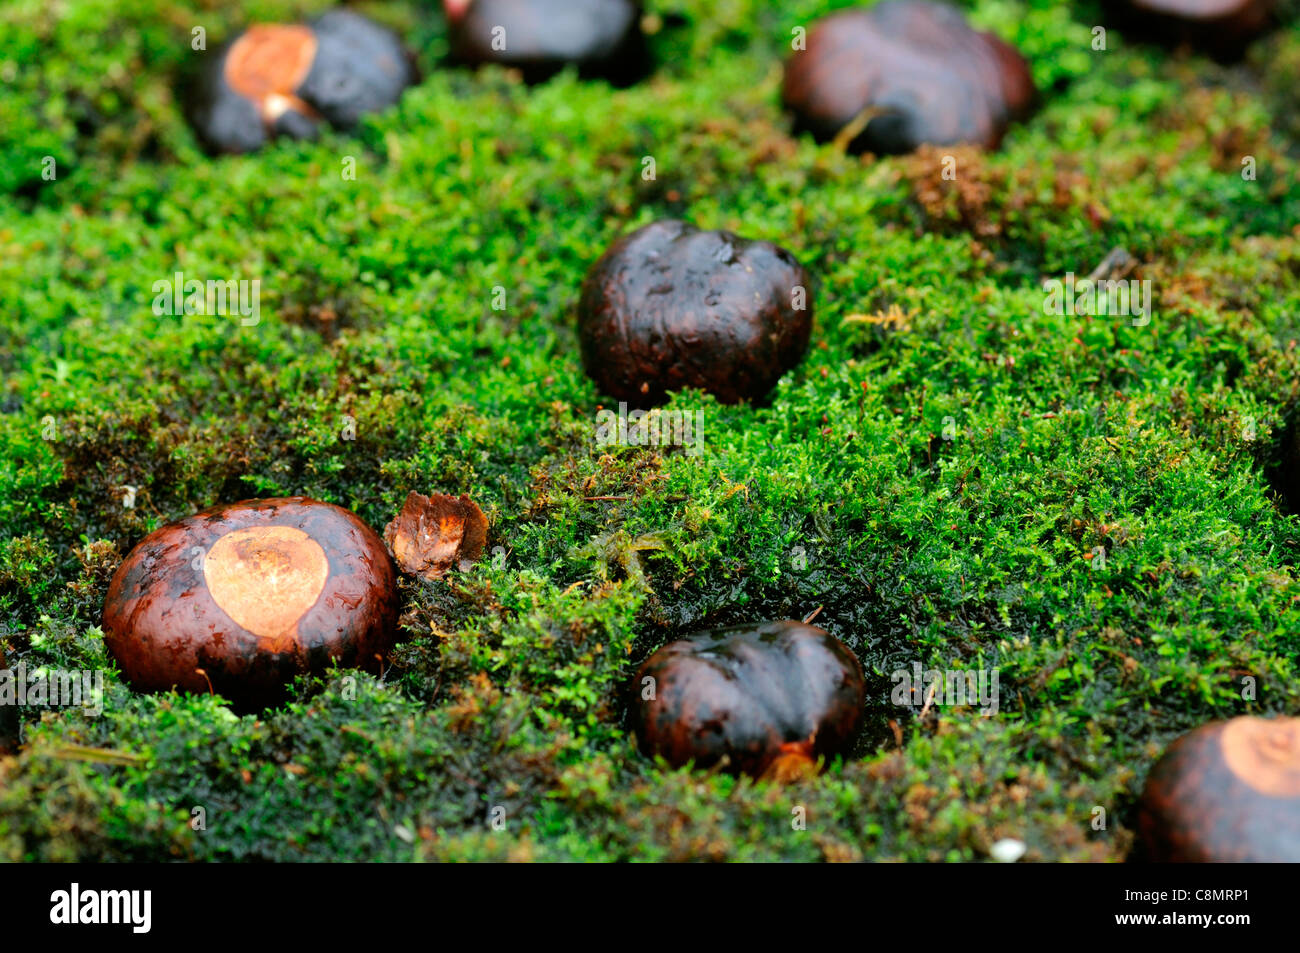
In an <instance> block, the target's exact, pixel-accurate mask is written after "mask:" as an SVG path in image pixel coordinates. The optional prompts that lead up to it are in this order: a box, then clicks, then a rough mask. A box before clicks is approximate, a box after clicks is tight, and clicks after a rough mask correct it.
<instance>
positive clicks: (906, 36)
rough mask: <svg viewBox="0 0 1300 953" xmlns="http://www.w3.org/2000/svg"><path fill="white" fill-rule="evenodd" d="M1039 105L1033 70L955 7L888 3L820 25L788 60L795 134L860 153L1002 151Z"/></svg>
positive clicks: (785, 94) (786, 92)
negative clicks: (842, 142) (935, 148)
mask: <svg viewBox="0 0 1300 953" xmlns="http://www.w3.org/2000/svg"><path fill="white" fill-rule="evenodd" d="M1035 96H1036V93H1035V89H1034V82H1033V77H1032V75H1031V74H1030V72H1029V66H1028V65H1027V64H1026V63H1025V61H1024V59H1023V58H1022V57H1021V56H1020V54H1019V53H1018V52H1016V50H1015V49H1014V48H1013V47H1011V46H1010V45H1008V44H1007V43H1005V42H1003V41H1002V40H1000V39H998V38H997V37H996V36H994V35H993V34H991V33H980V32H977V31H976V30H973V29H971V27H970V26H969V25H968V24H967V23H966V20H965V18H964V17H963V16H962V14H961V13H960V12H959V11H957V10H956V9H955V8H953V7H950V6H947V5H946V4H942V3H932V2H929V0H885V2H884V3H880V4H877V5H876V6H874V7H870V8H867V9H861V8H854V9H849V10H842V11H839V12H837V13H833V14H831V15H829V16H827V17H824V18H822V19H821V20H818V21H817V22H816V23H814V24H813V26H812V28H811V29H810V30H809V31H808V35H807V37H806V43H805V46H804V49H802V50H799V49H796V50H795V52H793V53H792V54H791V55H790V57H789V59H788V60H787V61H786V67H785V82H784V85H783V86H782V100H783V101H784V104H785V106H786V108H787V109H789V110H790V111H791V112H792V113H793V114H794V117H795V128H796V130H797V131H802V132H809V133H812V135H813V136H814V137H815V138H817V139H819V140H821V141H826V140H830V139H834V138H835V137H836V136H841V134H843V137H844V138H846V139H848V141H847V143H846V145H847V146H848V147H849V148H850V149H851V150H853V151H855V152H868V151H869V152H873V153H877V154H891V153H902V152H910V151H912V150H914V149H916V148H917V147H918V146H920V145H922V144H925V143H930V144H933V145H951V144H955V143H975V144H978V145H982V146H984V147H986V148H994V147H996V146H997V145H998V144H999V143H1000V142H1001V140H1002V136H1003V134H1004V133H1005V132H1006V128H1007V125H1008V124H1009V123H1010V122H1011V121H1012V120H1013V119H1019V118H1023V117H1024V116H1025V115H1026V114H1027V113H1028V112H1029V110H1030V108H1031V106H1032V104H1033V101H1034V98H1035Z"/></svg>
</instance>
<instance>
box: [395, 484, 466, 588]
mask: <svg viewBox="0 0 1300 953" xmlns="http://www.w3.org/2000/svg"><path fill="white" fill-rule="evenodd" d="M487 528H488V521H487V517H486V516H484V515H483V511H482V510H481V509H479V507H478V504H477V503H475V502H474V501H473V500H471V499H470V498H469V497H468V496H459V497H456V496H447V495H445V494H442V493H435V494H434V495H433V496H423V495H421V494H419V493H415V492H411V493H409V494H407V497H406V503H405V505H403V506H402V512H401V513H399V514H398V516H397V519H395V520H393V521H392V522H391V523H389V524H388V525H387V526H386V527H384V542H386V543H387V544H388V546H389V548H390V549H391V550H392V552H393V557H394V558H395V559H396V560H397V565H398V566H400V567H401V569H402V571H403V572H406V573H410V574H411V575H412V576H419V577H421V578H423V579H429V580H433V579H438V578H440V577H441V576H442V575H444V574H445V573H446V572H447V570H449V569H451V568H452V567H454V566H459V567H460V568H462V569H465V568H468V566H469V565H470V563H472V562H474V560H476V559H478V558H479V556H481V555H482V554H483V547H484V546H486V545H487Z"/></svg>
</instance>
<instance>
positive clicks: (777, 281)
mask: <svg viewBox="0 0 1300 953" xmlns="http://www.w3.org/2000/svg"><path fill="white" fill-rule="evenodd" d="M796 288H803V289H804V304H805V305H806V307H804V308H803V309H802V310H797V309H796V308H795V289H796ZM812 320H813V319H812V289H811V287H810V285H809V278H808V273H807V272H806V271H805V270H804V268H803V266H802V265H800V264H799V262H798V261H796V260H795V258H794V256H793V255H791V254H790V253H789V252H788V251H786V250H785V249H784V248H780V247H778V246H776V245H773V244H771V243H770V242H762V241H747V240H745V239H743V238H738V237H737V236H735V235H733V234H732V233H730V232H724V231H701V230H700V229H697V228H695V227H693V226H691V225H687V224H686V223H684V222H678V221H659V222H655V223H653V224H651V225H647V226H645V227H644V228H641V229H638V230H637V231H635V232H632V233H631V234H630V235H625V236H624V237H622V238H620V239H619V240H618V241H616V242H615V243H614V244H613V245H611V246H610V248H609V250H608V251H606V252H605V254H604V255H603V256H602V257H601V259H600V260H599V261H597V262H596V264H595V265H594V266H592V268H591V271H590V272H589V273H588V275H587V278H586V281H584V283H583V286H582V295H581V298H580V300H579V303H578V334H579V338H580V341H581V348H582V360H583V364H584V366H585V367H586V370H587V373H588V375H590V376H591V378H592V380H594V381H595V382H596V384H597V386H598V387H599V388H600V390H601V392H602V393H604V394H608V395H610V396H611V397H615V398H617V399H619V400H624V401H627V402H628V403H629V404H631V405H632V406H634V407H640V408H648V407H652V406H654V405H656V404H659V403H662V402H663V401H664V400H665V398H666V397H667V394H668V392H669V391H676V390H681V389H682V388H684V387H697V388H700V389H702V390H706V391H708V392H710V393H712V394H714V395H715V396H716V397H717V398H718V400H720V401H721V402H723V403H726V404H734V403H738V402H740V401H742V400H760V399H762V398H763V397H765V396H766V395H767V394H768V392H769V391H771V389H772V388H773V387H774V386H775V385H776V382H777V381H778V380H779V379H780V378H781V375H782V374H784V373H785V372H786V371H788V370H790V369H791V368H792V367H794V366H795V365H797V364H798V363H799V361H800V360H802V359H803V355H804V352H805V351H806V350H807V349H808V339H809V337H810V335H811V334H812Z"/></svg>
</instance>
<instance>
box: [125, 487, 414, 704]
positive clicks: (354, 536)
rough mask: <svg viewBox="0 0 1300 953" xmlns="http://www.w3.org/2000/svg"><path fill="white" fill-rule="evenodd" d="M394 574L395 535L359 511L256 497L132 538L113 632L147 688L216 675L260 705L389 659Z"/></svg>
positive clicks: (235, 696)
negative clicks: (318, 675) (310, 678)
mask: <svg viewBox="0 0 1300 953" xmlns="http://www.w3.org/2000/svg"><path fill="white" fill-rule="evenodd" d="M395 584H396V577H395V572H394V569H393V564H392V561H391V559H390V558H389V555H388V551H387V550H386V549H385V548H384V544H383V541H382V540H380V538H379V537H378V536H377V535H376V534H375V532H374V531H373V530H372V529H370V527H368V526H366V524H365V523H363V522H362V521H361V520H360V519H358V518H357V517H356V516H354V515H353V514H352V513H350V512H348V511H347V510H345V509H342V508H340V507H337V506H333V505H331V504H329V503H321V502H318V501H316V500H310V499H307V498H305V497H289V498H283V499H269V500H246V501H244V502H241V503H232V504H229V505H226V506H218V507H214V508H212V509H209V510H204V511H203V512H201V513H197V514H195V515H194V516H190V517H188V518H186V519H183V520H180V521H179V522H176V523H172V524H170V525H168V526H164V527H162V528H161V529H158V530H155V531H154V532H153V533H150V534H149V535H148V536H146V537H145V538H144V539H143V540H142V541H141V542H140V544H139V545H137V546H136V547H135V548H134V549H133V550H131V552H130V554H129V555H128V556H127V558H126V560H125V561H124V562H123V563H122V565H121V566H120V567H118V570H117V573H116V574H115V575H114V576H113V580H112V582H111V583H110V584H109V588H108V597H107V599H106V600H105V603H104V616H103V630H104V641H105V643H106V644H107V646H108V649H109V651H110V652H111V653H112V655H113V657H114V658H115V659H116V660H117V664H118V666H119V668H121V670H122V674H123V675H124V676H125V677H126V680H127V681H128V683H129V684H130V685H131V686H132V687H133V688H135V689H136V690H138V691H151V692H152V691H166V690H168V689H170V688H172V687H175V688H178V689H180V690H182V691H190V692H206V691H208V683H209V680H210V681H211V685H212V688H213V689H214V690H215V691H216V692H217V693H218V694H220V695H222V696H224V697H226V698H228V699H230V700H231V701H232V703H233V704H234V705H235V706H236V707H238V708H241V709H245V710H249V709H259V708H262V707H265V706H267V705H271V704H275V703H276V702H278V701H279V700H281V699H282V698H283V697H284V694H285V686H286V685H287V684H288V683H289V682H290V681H291V680H292V679H293V678H294V677H295V676H296V675H300V674H304V673H308V672H322V671H324V670H326V669H327V668H329V667H330V666H331V664H332V663H333V662H334V661H335V660H337V662H338V664H339V665H340V666H341V667H345V668H360V669H364V670H366V671H370V672H376V671H378V670H379V667H380V664H381V663H380V656H383V655H384V654H386V653H387V652H388V651H389V650H390V649H391V648H392V646H393V642H394V638H395V633H396V622H397V611H398V605H397V594H396V589H395ZM199 669H202V670H203V672H200V671H199ZM204 673H206V676H207V677H206V678H205V677H204Z"/></svg>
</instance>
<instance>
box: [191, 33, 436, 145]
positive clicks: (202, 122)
mask: <svg viewBox="0 0 1300 953" xmlns="http://www.w3.org/2000/svg"><path fill="white" fill-rule="evenodd" d="M415 78H416V77H415V68H414V66H413V65H412V62H411V59H410V57H409V55H408V54H407V52H406V51H405V50H404V49H403V48H402V44H401V41H399V40H398V39H397V37H396V36H394V35H393V33H392V32H391V31H389V30H387V29H385V28H384V27H381V26H379V25H378V24H376V23H373V22H371V21H370V20H367V19H366V18H365V17H363V16H361V15H360V14H356V13H353V12H351V11H350V10H333V11H330V12H329V13H326V14H325V15H323V16H322V17H320V18H319V19H318V20H316V21H315V22H314V23H312V24H311V25H310V26H302V25H297V24H293V25H289V24H257V25H254V26H251V27H249V28H248V29H247V30H245V31H244V32H243V33H241V34H240V35H239V36H237V37H236V38H235V39H234V40H233V41H232V42H230V43H229V44H227V45H226V46H225V47H224V48H222V50H221V51H220V52H218V53H217V54H216V55H215V56H213V57H211V58H210V59H209V60H208V61H207V62H205V63H204V65H203V67H202V69H201V70H200V72H199V76H198V79H197V82H196V84H195V86H194V88H193V90H192V91H191V93H190V95H189V97H188V103H187V112H188V114H189V117H190V122H191V123H192V124H193V125H194V128H195V131H196V132H197V133H198V136H199V138H200V139H201V140H202V141H203V143H204V145H206V146H207V147H208V148H209V149H211V150H213V151H214V152H227V153H240V152H251V151H252V150H254V149H257V148H258V147H260V146H261V145H262V144H263V143H265V142H266V141H267V139H269V138H272V137H274V136H287V137H289V138H292V139H311V138H314V137H315V136H316V135H317V133H318V131H319V126H320V123H321V122H329V123H331V124H333V125H335V126H338V127H339V128H341V129H349V128H351V127H353V126H355V125H356V123H357V121H358V120H359V119H360V118H361V116H363V115H364V114H366V113H370V112H375V111H377V110H380V109H383V108H385V107H387V106H391V105H392V104H393V103H395V102H397V100H398V99H399V98H400V97H401V95H402V90H404V89H406V87H407V86H409V85H411V84H412V83H413V82H415Z"/></svg>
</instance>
